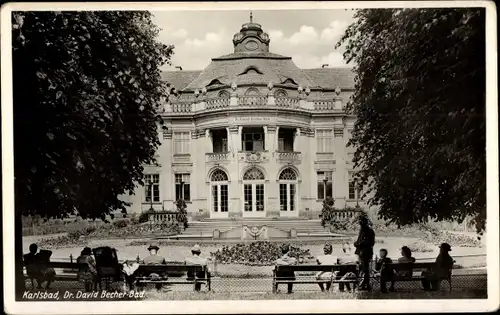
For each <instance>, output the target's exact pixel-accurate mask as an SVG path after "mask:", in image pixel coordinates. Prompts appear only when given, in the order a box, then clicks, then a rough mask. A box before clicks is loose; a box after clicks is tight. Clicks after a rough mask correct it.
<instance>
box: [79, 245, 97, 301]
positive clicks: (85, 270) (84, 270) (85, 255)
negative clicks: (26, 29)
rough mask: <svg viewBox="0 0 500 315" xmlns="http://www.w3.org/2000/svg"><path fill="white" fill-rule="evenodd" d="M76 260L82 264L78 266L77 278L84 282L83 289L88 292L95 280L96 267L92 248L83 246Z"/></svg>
mask: <svg viewBox="0 0 500 315" xmlns="http://www.w3.org/2000/svg"><path fill="white" fill-rule="evenodd" d="M76 262H77V263H78V264H82V267H79V268H78V280H79V281H80V282H83V283H84V285H85V291H86V292H89V291H90V290H92V288H93V286H94V285H95V284H96V282H97V268H96V263H95V260H94V258H93V257H92V249H90V247H85V248H84V249H83V250H82V252H81V253H80V256H79V257H78V258H77V259H76Z"/></svg>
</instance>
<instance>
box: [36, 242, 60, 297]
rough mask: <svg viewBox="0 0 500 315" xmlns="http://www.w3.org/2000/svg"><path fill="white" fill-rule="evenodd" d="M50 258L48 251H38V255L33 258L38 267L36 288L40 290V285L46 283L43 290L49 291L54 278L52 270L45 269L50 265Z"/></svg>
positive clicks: (54, 272)
mask: <svg viewBox="0 0 500 315" xmlns="http://www.w3.org/2000/svg"><path fill="white" fill-rule="evenodd" d="M50 256H52V251H50V250H43V249H42V250H40V252H39V253H38V254H36V256H35V260H36V262H37V263H38V264H39V266H40V269H39V271H40V273H39V278H38V280H39V282H38V288H39V289H41V288H42V283H44V282H47V285H46V286H45V290H48V289H50V284H51V283H52V282H53V281H54V279H55V277H56V271H55V270H54V268H50V267H47V264H48V263H50Z"/></svg>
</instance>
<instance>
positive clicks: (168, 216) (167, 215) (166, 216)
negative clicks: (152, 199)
mask: <svg viewBox="0 0 500 315" xmlns="http://www.w3.org/2000/svg"><path fill="white" fill-rule="evenodd" d="M148 219H149V220H148V221H149V222H176V221H177V211H174V210H161V211H154V212H149V213H148Z"/></svg>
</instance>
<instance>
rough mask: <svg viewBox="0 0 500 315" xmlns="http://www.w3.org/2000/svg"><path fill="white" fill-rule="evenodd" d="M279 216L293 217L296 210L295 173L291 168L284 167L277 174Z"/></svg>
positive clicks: (295, 214)
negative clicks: (278, 174)
mask: <svg viewBox="0 0 500 315" xmlns="http://www.w3.org/2000/svg"><path fill="white" fill-rule="evenodd" d="M279 190H280V191H279V194H280V216H283V217H295V216H297V215H298V211H297V174H296V173H295V171H294V170H293V169H291V168H286V169H284V170H283V171H282V172H281V174H280V176H279Z"/></svg>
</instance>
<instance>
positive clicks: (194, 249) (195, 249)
mask: <svg viewBox="0 0 500 315" xmlns="http://www.w3.org/2000/svg"><path fill="white" fill-rule="evenodd" d="M191 251H192V252H195V253H201V248H200V245H198V244H195V245H194V246H193V247H192V248H191Z"/></svg>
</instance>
